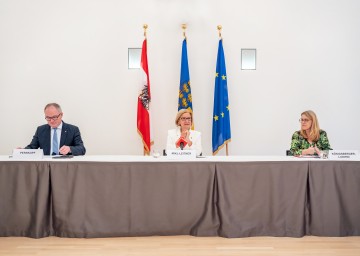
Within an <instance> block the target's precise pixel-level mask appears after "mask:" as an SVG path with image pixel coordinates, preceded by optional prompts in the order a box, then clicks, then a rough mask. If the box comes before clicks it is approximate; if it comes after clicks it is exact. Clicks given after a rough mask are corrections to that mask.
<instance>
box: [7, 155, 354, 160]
mask: <svg viewBox="0 0 360 256" xmlns="http://www.w3.org/2000/svg"><path fill="white" fill-rule="evenodd" d="M4 161H7V162H8V161H11V162H16V161H44V162H64V161H68V162H269V161H270V162H273V161H283V162H284V161H285V162H294V161H295V162H298V161H330V160H328V159H321V158H309V157H293V156H203V157H199V158H196V159H183V160H182V159H180V160H179V159H176V160H173V159H169V158H167V157H166V156H160V157H157V158H155V157H153V156H139V155H85V156H74V157H73V158H64V159H53V158H51V157H50V156H44V158H43V159H36V160H35V159H21V160H20V159H13V158H12V157H11V156H8V155H0V162H4ZM337 161H339V160H337ZM341 161H349V160H346V159H344V160H341ZM351 161H360V159H357V160H351Z"/></svg>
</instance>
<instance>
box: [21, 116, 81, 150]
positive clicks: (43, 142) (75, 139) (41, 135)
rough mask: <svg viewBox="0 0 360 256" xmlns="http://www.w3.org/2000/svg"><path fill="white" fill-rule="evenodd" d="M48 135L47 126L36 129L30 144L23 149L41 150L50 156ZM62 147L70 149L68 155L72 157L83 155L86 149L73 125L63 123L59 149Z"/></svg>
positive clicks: (48, 129) (49, 132)
mask: <svg viewBox="0 0 360 256" xmlns="http://www.w3.org/2000/svg"><path fill="white" fill-rule="evenodd" d="M50 134H51V127H50V126H49V125H48V124H44V125H41V126H39V127H38V128H37V129H36V132H35V135H34V137H33V139H32V141H31V143H30V144H29V145H27V146H26V147H25V148H29V149H38V148H41V149H43V150H44V155H51V153H50V149H51V145H50V142H51V140H50ZM64 145H66V146H69V147H70V149H71V153H69V155H74V156H79V155H85V152H86V149H85V147H84V143H83V141H82V139H81V135H80V130H79V128H78V127H76V126H74V125H71V124H67V123H65V122H63V125H62V129H61V138H60V145H59V148H61V147H62V146H64Z"/></svg>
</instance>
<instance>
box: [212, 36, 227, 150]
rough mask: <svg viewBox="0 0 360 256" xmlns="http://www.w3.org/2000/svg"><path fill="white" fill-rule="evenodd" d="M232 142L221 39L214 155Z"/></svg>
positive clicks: (217, 74) (216, 89) (217, 66)
mask: <svg viewBox="0 0 360 256" xmlns="http://www.w3.org/2000/svg"><path fill="white" fill-rule="evenodd" d="M230 140H231V131H230V107H229V97H228V89H227V76H226V66H225V55H224V49H223V45H222V39H220V40H219V49H218V55H217V61H216V74H215V92H214V114H213V129H212V151H213V155H216V154H217V153H218V152H219V150H220V149H221V148H222V147H223V146H224V145H225V143H226V142H229V141H230Z"/></svg>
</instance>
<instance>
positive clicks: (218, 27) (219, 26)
mask: <svg viewBox="0 0 360 256" xmlns="http://www.w3.org/2000/svg"><path fill="white" fill-rule="evenodd" d="M217 29H218V30H219V37H220V38H221V39H222V37H221V29H222V26H221V25H218V26H217Z"/></svg>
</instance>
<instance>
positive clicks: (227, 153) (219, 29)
mask: <svg viewBox="0 0 360 256" xmlns="http://www.w3.org/2000/svg"><path fill="white" fill-rule="evenodd" d="M217 29H218V31H219V38H220V40H222V36H221V29H222V26H221V25H218V26H217ZM225 147H226V156H229V144H228V142H225Z"/></svg>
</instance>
